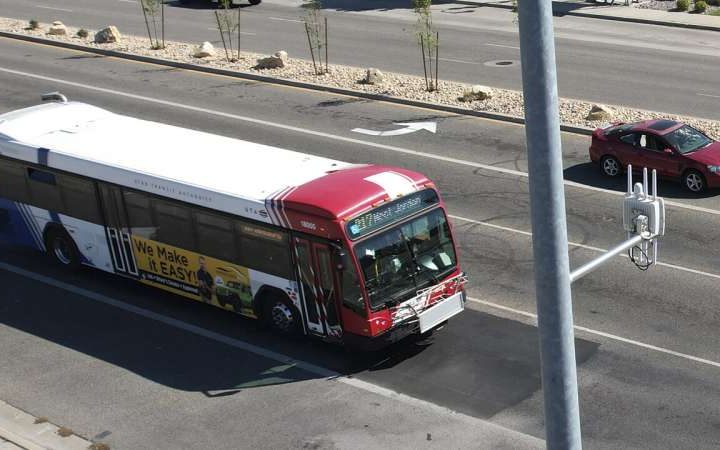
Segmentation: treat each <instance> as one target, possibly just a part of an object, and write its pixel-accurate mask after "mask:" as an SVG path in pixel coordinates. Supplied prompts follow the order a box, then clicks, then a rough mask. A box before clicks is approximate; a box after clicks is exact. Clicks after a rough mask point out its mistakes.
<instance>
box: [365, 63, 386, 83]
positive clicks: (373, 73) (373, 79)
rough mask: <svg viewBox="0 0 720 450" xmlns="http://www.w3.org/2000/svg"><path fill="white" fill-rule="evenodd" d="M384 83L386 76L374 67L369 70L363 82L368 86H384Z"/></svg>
mask: <svg viewBox="0 0 720 450" xmlns="http://www.w3.org/2000/svg"><path fill="white" fill-rule="evenodd" d="M383 81H385V75H384V74H383V73H382V72H381V71H380V69H376V68H374V67H371V68H369V69H368V70H367V72H366V73H365V78H364V79H363V82H364V83H366V84H382V82H383Z"/></svg>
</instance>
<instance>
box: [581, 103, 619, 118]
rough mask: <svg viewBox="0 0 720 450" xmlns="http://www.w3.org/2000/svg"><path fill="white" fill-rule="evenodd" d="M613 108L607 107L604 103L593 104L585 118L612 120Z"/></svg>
mask: <svg viewBox="0 0 720 450" xmlns="http://www.w3.org/2000/svg"><path fill="white" fill-rule="evenodd" d="M613 114H614V113H613V110H612V109H610V108H608V107H607V106H605V105H601V104H599V103H598V104H595V105H593V106H592V108H590V112H589V113H588V115H587V117H586V118H585V119H586V120H612V119H613Z"/></svg>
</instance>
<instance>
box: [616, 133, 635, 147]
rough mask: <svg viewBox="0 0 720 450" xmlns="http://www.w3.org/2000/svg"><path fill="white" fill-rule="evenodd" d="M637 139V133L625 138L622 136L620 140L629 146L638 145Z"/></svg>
mask: <svg viewBox="0 0 720 450" xmlns="http://www.w3.org/2000/svg"><path fill="white" fill-rule="evenodd" d="M637 138H638V136H637V133H628V134H626V135H624V136H620V140H621V141H622V142H624V143H626V144H628V145H636V143H637Z"/></svg>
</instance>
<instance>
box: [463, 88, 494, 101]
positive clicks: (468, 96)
mask: <svg viewBox="0 0 720 450" xmlns="http://www.w3.org/2000/svg"><path fill="white" fill-rule="evenodd" d="M492 96H493V92H492V89H491V88H489V87H487V86H482V85H480V84H476V85H473V86H470V87H468V88H465V90H464V91H463V96H462V97H461V98H460V99H461V100H462V101H464V102H472V101H476V100H487V99H489V98H492Z"/></svg>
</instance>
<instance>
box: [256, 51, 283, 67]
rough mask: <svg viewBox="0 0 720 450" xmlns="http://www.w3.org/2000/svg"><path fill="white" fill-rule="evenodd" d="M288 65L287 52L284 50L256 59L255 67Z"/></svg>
mask: <svg viewBox="0 0 720 450" xmlns="http://www.w3.org/2000/svg"><path fill="white" fill-rule="evenodd" d="M287 65H288V54H287V52H286V51H284V50H280V51H279V52H275V54H274V55H272V56H268V57H267V58H260V59H258V60H257V65H256V66H255V68H256V69H281V68H283V67H286V66H287Z"/></svg>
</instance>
